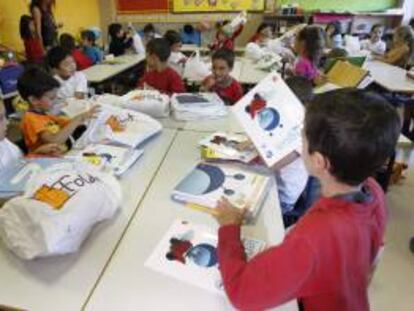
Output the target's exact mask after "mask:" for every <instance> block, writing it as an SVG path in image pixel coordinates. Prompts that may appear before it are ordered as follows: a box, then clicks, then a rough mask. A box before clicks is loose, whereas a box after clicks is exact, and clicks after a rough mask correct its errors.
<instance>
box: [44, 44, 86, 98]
mask: <svg viewBox="0 0 414 311" xmlns="http://www.w3.org/2000/svg"><path fill="white" fill-rule="evenodd" d="M47 64H48V66H49V67H50V69H51V70H52V73H53V75H54V78H55V79H56V80H57V81H58V82H59V84H60V87H59V90H58V92H57V97H58V99H59V100H65V99H67V98H73V97H75V98H77V99H84V98H86V97H87V95H88V80H87V79H86V76H85V74H84V73H83V72H81V71H76V63H75V60H74V59H73V56H72V55H71V53H70V52H69V51H68V50H65V49H64V48H62V47H60V46H58V47H54V48H52V49H51V50H50V51H49V52H48V53H47Z"/></svg>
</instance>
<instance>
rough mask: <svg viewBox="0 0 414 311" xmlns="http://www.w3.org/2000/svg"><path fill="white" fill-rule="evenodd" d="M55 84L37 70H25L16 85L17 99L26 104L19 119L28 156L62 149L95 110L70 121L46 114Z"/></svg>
mask: <svg viewBox="0 0 414 311" xmlns="http://www.w3.org/2000/svg"><path fill="white" fill-rule="evenodd" d="M59 86H60V85H59V82H58V81H57V80H55V79H54V78H53V77H52V76H50V75H49V74H48V73H46V72H44V71H43V70H42V69H40V68H37V67H32V68H29V69H27V70H26V71H25V72H24V73H23V75H22V76H21V77H20V78H19V80H18V82H17V89H18V91H19V93H20V95H21V96H22V97H23V98H24V99H25V100H27V101H28V102H29V106H30V108H29V111H27V112H26V113H25V114H24V115H23V119H22V131H23V136H24V141H25V143H26V147H27V148H28V150H29V152H33V151H34V150H37V149H38V148H40V147H41V146H43V145H47V144H57V145H64V144H65V143H66V142H67V140H68V139H69V137H70V136H71V135H72V134H73V133H74V132H75V130H76V129H77V128H78V127H79V126H81V125H83V124H84V122H86V121H87V120H88V119H90V118H92V117H93V116H94V115H95V113H96V111H97V110H96V107H94V108H92V109H91V110H89V111H88V112H85V113H82V114H80V115H78V116H76V117H75V118H73V119H68V118H64V117H59V116H55V115H53V114H51V113H50V111H51V110H52V108H53V105H54V104H55V103H54V101H55V100H56V98H57V90H58V88H59Z"/></svg>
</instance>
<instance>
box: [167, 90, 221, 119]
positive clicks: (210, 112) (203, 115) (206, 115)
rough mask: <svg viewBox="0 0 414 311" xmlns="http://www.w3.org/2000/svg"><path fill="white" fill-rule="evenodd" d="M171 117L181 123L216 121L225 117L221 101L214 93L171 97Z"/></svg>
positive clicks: (185, 94)
mask: <svg viewBox="0 0 414 311" xmlns="http://www.w3.org/2000/svg"><path fill="white" fill-rule="evenodd" d="M171 108H172V112H173V117H174V118H175V119H177V120H181V121H196V120H206V119H217V118H221V117H224V116H226V115H227V113H228V111H227V108H226V106H225V104H224V102H223V100H222V99H221V98H220V97H219V96H218V95H217V94H215V93H195V94H194V93H183V94H174V95H173V96H172V97H171Z"/></svg>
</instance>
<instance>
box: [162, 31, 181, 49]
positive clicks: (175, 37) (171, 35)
mask: <svg viewBox="0 0 414 311" xmlns="http://www.w3.org/2000/svg"><path fill="white" fill-rule="evenodd" d="M164 39H165V40H167V42H168V44H169V45H170V46H173V45H174V44H176V43H180V42H181V36H180V34H179V33H178V32H177V31H175V30H168V31H167V32H166V33H165V34H164Z"/></svg>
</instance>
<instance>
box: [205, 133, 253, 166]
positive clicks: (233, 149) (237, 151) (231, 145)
mask: <svg viewBox="0 0 414 311" xmlns="http://www.w3.org/2000/svg"><path fill="white" fill-rule="evenodd" d="M200 146H201V156H202V158H203V159H205V160H207V161H238V162H242V163H250V162H252V161H253V160H255V159H256V158H257V157H259V153H258V152H257V150H256V148H255V146H254V145H253V143H252V142H251V140H250V139H249V138H248V137H247V136H246V135H242V134H229V133H221V132H217V133H214V134H212V135H210V136H209V137H206V138H205V139H203V140H202V141H200Z"/></svg>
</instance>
